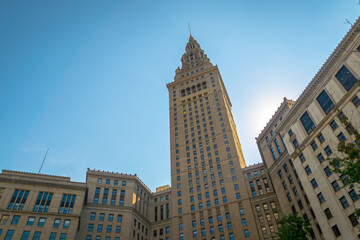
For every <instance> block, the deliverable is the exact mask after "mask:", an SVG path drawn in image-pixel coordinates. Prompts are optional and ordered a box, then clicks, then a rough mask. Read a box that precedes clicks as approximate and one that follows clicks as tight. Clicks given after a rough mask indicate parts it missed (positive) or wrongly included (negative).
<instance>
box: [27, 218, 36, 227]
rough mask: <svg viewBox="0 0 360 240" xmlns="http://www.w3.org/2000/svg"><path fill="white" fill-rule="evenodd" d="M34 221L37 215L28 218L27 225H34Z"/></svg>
mask: <svg viewBox="0 0 360 240" xmlns="http://www.w3.org/2000/svg"><path fill="white" fill-rule="evenodd" d="M34 222H35V217H29V218H28V220H27V223H26V225H27V226H32V225H34Z"/></svg>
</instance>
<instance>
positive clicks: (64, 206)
mask: <svg viewBox="0 0 360 240" xmlns="http://www.w3.org/2000/svg"><path fill="white" fill-rule="evenodd" d="M75 199H76V195H70V194H63V197H62V200H61V203H60V207H59V211H58V212H59V213H63V214H71V213H72V210H73V208H74V204H75Z"/></svg>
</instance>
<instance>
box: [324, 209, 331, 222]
mask: <svg viewBox="0 0 360 240" xmlns="http://www.w3.org/2000/svg"><path fill="white" fill-rule="evenodd" d="M324 213H325V215H326V217H327V219H330V218H332V217H333V216H332V214H331V211H330V209H329V208H327V209H325V210H324Z"/></svg>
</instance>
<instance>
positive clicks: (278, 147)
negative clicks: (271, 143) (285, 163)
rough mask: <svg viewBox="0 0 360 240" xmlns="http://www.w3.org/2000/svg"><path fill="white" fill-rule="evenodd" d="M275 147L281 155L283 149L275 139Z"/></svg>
mask: <svg viewBox="0 0 360 240" xmlns="http://www.w3.org/2000/svg"><path fill="white" fill-rule="evenodd" d="M275 145H276V148H277V150H278V152H279V154H281V148H280V145H279V142H278V140H277V139H275Z"/></svg>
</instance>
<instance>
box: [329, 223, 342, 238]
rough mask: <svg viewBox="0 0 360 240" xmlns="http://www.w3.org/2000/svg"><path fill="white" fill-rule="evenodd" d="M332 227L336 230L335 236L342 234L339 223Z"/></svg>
mask: <svg viewBox="0 0 360 240" xmlns="http://www.w3.org/2000/svg"><path fill="white" fill-rule="evenodd" d="M331 228H332V230H333V232H334V234H335V237H338V236H340V235H341V233H340V230H339V228H338V226H337V225H334V226H332V227H331Z"/></svg>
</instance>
